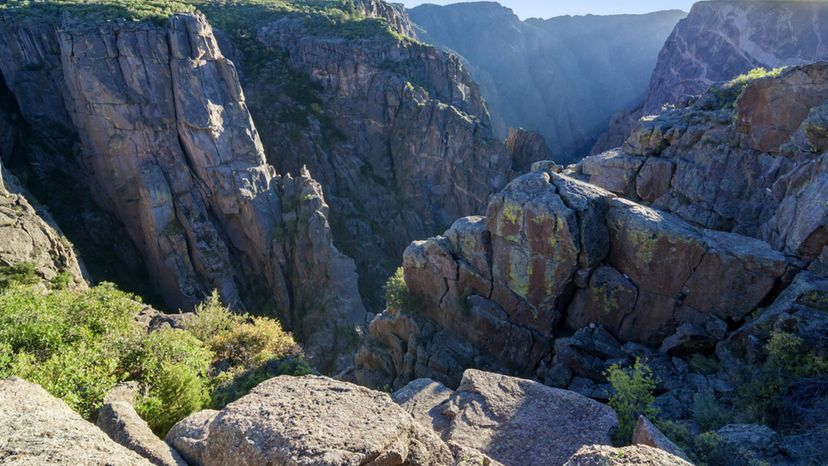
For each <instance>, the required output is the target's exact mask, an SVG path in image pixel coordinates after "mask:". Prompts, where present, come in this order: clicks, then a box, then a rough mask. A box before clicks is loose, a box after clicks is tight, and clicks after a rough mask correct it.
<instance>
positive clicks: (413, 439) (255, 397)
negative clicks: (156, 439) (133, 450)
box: [167, 376, 453, 466]
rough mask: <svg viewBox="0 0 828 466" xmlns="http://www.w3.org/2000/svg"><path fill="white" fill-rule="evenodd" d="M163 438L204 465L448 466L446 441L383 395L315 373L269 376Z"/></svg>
mask: <svg viewBox="0 0 828 466" xmlns="http://www.w3.org/2000/svg"><path fill="white" fill-rule="evenodd" d="M167 439H168V440H169V441H170V442H171V443H172V444H173V445H174V446H175V447H176V448H178V449H179V451H181V453H183V454H184V455H185V457H186V459H187V460H188V461H190V462H191V463H192V464H200V465H203V466H213V465H240V466H242V465H259V464H306V465H312V464H313V465H320V464H326V465H345V464H348V465H351V464H353V465H358V464H376V465H380V464H382V465H403V464H405V465H423V466H425V465H451V464H453V457H452V454H451V452H450V451H449V449H448V447H447V446H446V445H445V443H443V442H442V441H441V440H440V438H439V437H438V436H437V435H436V434H434V433H433V432H432V431H431V430H429V429H427V428H426V427H423V426H420V425H419V424H418V423H416V422H415V421H414V418H412V417H411V415H409V414H408V413H407V412H406V411H405V410H403V409H402V408H400V407H399V406H397V405H396V404H394V403H393V402H392V401H391V399H390V398H389V397H388V395H387V394H384V393H380V392H374V391H371V390H368V389H366V388H363V387H359V386H356V385H351V384H348V383H345V382H337V381H334V380H331V379H327V378H324V377H315V376H306V377H290V376H281V377H277V378H274V379H270V380H268V381H266V382H264V383H262V384H260V385H259V386H257V387H256V388H255V389H253V390H252V391H251V392H250V394H248V395H246V396H244V397H242V398H241V399H239V400H238V401H235V402H233V403H231V404H230V405H228V406H227V407H225V408H224V409H222V410H221V411H219V412H210V413H204V414H200V413H197V414H194V415H193V416H191V417H190V418H188V419H185V420H184V421H181V423H179V424H178V425H176V426H175V427H173V429H172V430H171V431H170V433H169V434H168V436H167ZM194 454H195V456H191V455H194Z"/></svg>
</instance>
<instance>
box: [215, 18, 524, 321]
mask: <svg viewBox="0 0 828 466" xmlns="http://www.w3.org/2000/svg"><path fill="white" fill-rule="evenodd" d="M375 3H376V4H377V5H384V6H383V9H387V8H392V9H393V7H390V6H387V5H385V4H384V3H383V2H375ZM395 11H396V10H395ZM371 14H375V13H371ZM376 14H379V13H376ZM217 16H220V15H217ZM381 18H385V17H383V16H381ZM394 18H397V19H399V18H398V17H397V16H394ZM405 19H407V17H406V18H405ZM217 21H220V19H217ZM257 21H258V22H257V23H256V25H255V27H251V28H250V31H249V33H250V34H251V35H252V37H253V38H254V41H253V43H252V45H249V46H248V48H247V49H243V50H242V51H241V52H240V53H239V60H240V63H241V66H240V69H241V71H242V75H243V81H244V85H245V93H246V94H247V96H248V102H249V104H250V109H251V113H252V115H253V117H254V119H255V120H256V121H257V122H258V123H259V126H258V128H259V130H260V132H261V136H262V141H263V143H264V146H265V149H266V152H267V154H268V160H269V161H270V162H271V163H272V164H273V165H274V166H276V167H277V168H279V169H280V170H284V171H288V172H291V173H295V172H296V171H298V170H299V169H300V168H301V167H302V166H304V165H307V167H308V169H309V171H310V173H311V174H312V175H313V177H314V178H315V179H317V180H318V181H319V182H320V183H321V184H322V185H323V186H324V187H325V195H326V199H327V201H328V202H329V203H330V205H331V209H330V213H331V214H330V221H331V225H332V228H333V233H334V238H335V240H336V243H337V245H338V246H339V247H341V248H342V250H343V251H344V252H345V253H346V254H347V255H348V256H350V257H353V258H355V260H356V262H357V269H358V271H359V276H360V285H361V288H360V289H361V290H362V292H363V296H364V298H365V299H366V302H367V303H368V306H369V308H370V309H371V310H375V311H377V310H379V309H381V306H382V301H383V297H382V294H381V285H382V284H383V283H384V282H385V280H386V279H387V278H388V276H390V275H391V274H392V273H393V271H394V269H395V268H396V264H398V263H399V260H400V258H401V254H402V251H403V250H404V249H405V247H406V246H407V245H408V244H409V243H410V242H411V241H413V240H415V239H417V238H424V237H428V236H431V235H433V234H435V233H437V232H439V231H442V230H444V229H445V228H447V227H448V226H449V225H450V224H451V222H452V221H454V220H455V219H456V218H458V217H462V216H466V215H473V214H477V213H480V212H481V211H482V210H483V209H484V208H485V204H486V200H487V198H488V196H489V195H490V194H491V193H493V192H496V191H498V190H500V189H502V188H503V186H504V185H505V183H506V182H507V181H508V180H509V179H510V178H511V177H512V174H511V170H510V168H511V161H510V159H509V154H508V153H507V151H506V149H505V148H504V147H503V145H502V143H501V142H500V141H498V140H497V139H496V138H495V137H494V135H493V134H492V130H491V124H490V122H489V115H488V111H487V109H486V106H485V104H484V102H483V99H482V98H481V96H480V92H479V89H478V86H477V84H476V83H475V82H474V81H472V79H471V78H470V77H469V75H468V74H467V72H466V70H465V68H464V67H463V65H462V64H461V62H460V60H459V59H458V58H457V57H455V56H453V55H450V54H448V53H445V52H443V51H440V50H437V49H435V48H433V47H430V46H426V45H424V44H422V43H419V42H415V41H413V40H411V39H409V38H405V37H401V36H399V35H397V36H393V35H390V34H388V33H387V32H382V31H376V32H375V33H371V32H370V31H366V32H364V33H362V34H357V37H356V38H354V37H353V36H354V34H355V33H354V32H353V31H351V32H349V31H339V30H337V29H336V28H335V27H333V26H331V27H326V28H323V29H321V30H320V29H314V28H312V27H310V26H308V24H307V22H306V20H305V18H304V16H302V15H301V14H297V15H293V14H289V15H274V14H268V13H267V12H263V13H262V17H261V18H258V19H257ZM393 21H395V19H392V20H388V19H386V22H389V23H391V22H393ZM365 23H368V20H366V21H365ZM360 27H364V28H367V26H364V25H363V26H360ZM404 30H405V28H403V29H401V31H404ZM398 32H399V31H398ZM263 51H264V52H263ZM266 51H271V52H266ZM263 53H264V54H265V56H264V57H263V56H261V55H262V54H263ZM263 63H264V64H263Z"/></svg>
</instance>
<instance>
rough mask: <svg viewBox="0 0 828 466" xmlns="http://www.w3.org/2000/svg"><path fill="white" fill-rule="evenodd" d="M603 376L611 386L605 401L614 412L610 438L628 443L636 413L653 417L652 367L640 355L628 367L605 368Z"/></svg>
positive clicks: (654, 411) (654, 412)
mask: <svg viewBox="0 0 828 466" xmlns="http://www.w3.org/2000/svg"><path fill="white" fill-rule="evenodd" d="M606 376H607V379H609V381H610V384H611V385H612V388H613V390H614V394H613V395H612V397H611V398H610V401H609V405H610V406H611V407H612V408H613V409H614V410H615V412H616V414H618V430H617V431H616V432H615V436H614V441H615V442H616V443H617V444H619V445H620V444H626V443H629V441H630V438H631V437H632V433H633V428H634V427H635V422H636V420H637V419H638V416H640V415H645V416H647V417H650V418H653V417H655V415H656V414H657V410H656V409H655V407H654V406H653V402H654V401H655V397H654V396H653V392H654V391H655V388H656V384H657V380H656V379H655V377H653V373H652V370H650V368H649V367H648V366H647V365H646V364H645V363H644V362H642V361H641V360H640V359H639V360H636V361H635V364H633V366H632V367H630V368H626V369H624V368H621V367H620V366H618V365H613V366H612V367H610V368H609V369H608V370H607V372H606Z"/></svg>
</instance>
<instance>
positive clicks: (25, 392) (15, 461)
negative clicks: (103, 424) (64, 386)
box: [0, 378, 152, 466]
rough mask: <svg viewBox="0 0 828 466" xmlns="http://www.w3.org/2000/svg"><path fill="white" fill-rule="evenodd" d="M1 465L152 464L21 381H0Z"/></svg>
mask: <svg viewBox="0 0 828 466" xmlns="http://www.w3.org/2000/svg"><path fill="white" fill-rule="evenodd" d="M0 463H2V464H4V465H9V466H47V465H66V464H77V465H88V466H94V465H100V466H104V465H106V466H120V465H123V466H151V464H152V463H150V462H149V461H147V460H146V459H144V458H142V457H141V456H140V455H138V454H137V453H135V452H133V451H130V450H129V449H127V448H125V447H123V446H121V445H119V444H117V443H115V442H114V441H113V440H111V439H110V438H109V437H107V436H106V434H104V433H103V432H102V431H101V430H100V429H98V428H97V427H95V426H94V425H93V424H91V423H90V422H87V421H85V420H84V419H83V418H82V417H81V416H80V415H79V414H78V413H76V412H74V411H72V410H71V409H70V408H69V407H68V406H67V405H66V403H64V402H63V401H61V400H58V399H57V398H54V397H52V396H51V395H49V394H48V393H47V392H46V390H44V389H43V388H41V387H40V386H39V385H35V384H33V383H29V382H26V381H25V380H23V379H19V378H11V379H6V380H2V381H0Z"/></svg>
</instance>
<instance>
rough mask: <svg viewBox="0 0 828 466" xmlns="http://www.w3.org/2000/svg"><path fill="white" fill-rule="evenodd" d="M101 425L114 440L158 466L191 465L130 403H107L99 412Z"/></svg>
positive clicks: (98, 422)
mask: <svg viewBox="0 0 828 466" xmlns="http://www.w3.org/2000/svg"><path fill="white" fill-rule="evenodd" d="M96 424H97V426H98V427H99V428H100V429H101V430H102V431H104V433H106V435H108V436H109V438H111V439H112V440H114V441H116V442H118V443H119V444H121V445H123V446H125V447H127V448H129V449H130V450H132V451H134V452H136V453H138V454H139V455H141V456H143V457H144V458H146V459H148V460H149V461H150V462H151V463H152V464H155V465H157V466H187V463H186V462H184V459H183V458H181V455H179V454H178V452H177V451H175V449H173V448H171V447H170V446H169V445H167V444H166V443H165V442H164V441H163V440H161V439H159V438H158V437H156V436H155V434H153V433H152V430H151V429H150V428H149V426H148V425H147V423H146V421H144V420H143V419H141V417H140V416H139V415H138V413H137V412H135V408H133V407H132V405H131V404H130V403H128V402H124V401H112V402H109V403H106V404H104V405H103V407H102V408H101V410H100V412H99V413H98V421H97V423H96Z"/></svg>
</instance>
